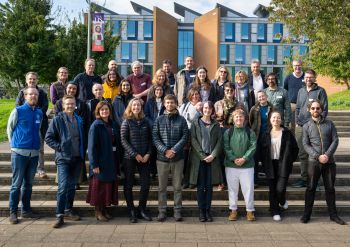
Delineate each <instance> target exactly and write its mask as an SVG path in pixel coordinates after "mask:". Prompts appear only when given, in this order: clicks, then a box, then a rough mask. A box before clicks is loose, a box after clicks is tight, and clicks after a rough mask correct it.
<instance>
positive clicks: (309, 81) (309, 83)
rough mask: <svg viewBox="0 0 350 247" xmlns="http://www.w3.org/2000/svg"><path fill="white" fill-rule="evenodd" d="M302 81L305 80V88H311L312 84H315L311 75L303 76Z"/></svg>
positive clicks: (314, 79)
mask: <svg viewBox="0 0 350 247" xmlns="http://www.w3.org/2000/svg"><path fill="white" fill-rule="evenodd" d="M304 80H305V84H306V86H308V87H311V86H312V84H314V83H315V81H316V78H315V76H314V75H313V74H309V73H307V74H305V77H304Z"/></svg>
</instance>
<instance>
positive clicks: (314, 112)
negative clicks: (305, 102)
mask: <svg viewBox="0 0 350 247" xmlns="http://www.w3.org/2000/svg"><path fill="white" fill-rule="evenodd" d="M310 113H311V116H312V117H313V118H319V117H320V114H321V113H322V109H321V106H320V104H319V103H318V102H313V103H312V105H311V107H310Z"/></svg>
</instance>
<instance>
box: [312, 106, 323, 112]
mask: <svg viewBox="0 0 350 247" xmlns="http://www.w3.org/2000/svg"><path fill="white" fill-rule="evenodd" d="M320 109H321V108H320V107H311V110H313V111H319V110H320Z"/></svg>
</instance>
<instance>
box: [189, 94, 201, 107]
mask: <svg viewBox="0 0 350 247" xmlns="http://www.w3.org/2000/svg"><path fill="white" fill-rule="evenodd" d="M199 100H200V95H199V93H198V92H194V93H193V95H192V98H191V102H192V103H194V104H196V103H197V102H199Z"/></svg>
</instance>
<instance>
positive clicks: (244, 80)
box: [235, 70, 255, 120]
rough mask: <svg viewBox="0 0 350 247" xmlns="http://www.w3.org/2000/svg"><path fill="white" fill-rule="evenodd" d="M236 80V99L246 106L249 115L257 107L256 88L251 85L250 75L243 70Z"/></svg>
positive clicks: (237, 74) (239, 72) (238, 73)
mask: <svg viewBox="0 0 350 247" xmlns="http://www.w3.org/2000/svg"><path fill="white" fill-rule="evenodd" d="M235 80H236V84H235V87H236V89H235V97H236V99H237V101H238V102H239V103H241V104H242V105H243V106H244V108H245V111H246V112H247V113H249V112H250V109H251V108H252V107H253V106H254V105H255V95H254V88H253V87H252V86H250V85H249V83H248V75H247V73H246V72H245V71H243V70H240V71H238V72H237V73H236V76H235ZM247 120H248V119H247Z"/></svg>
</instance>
